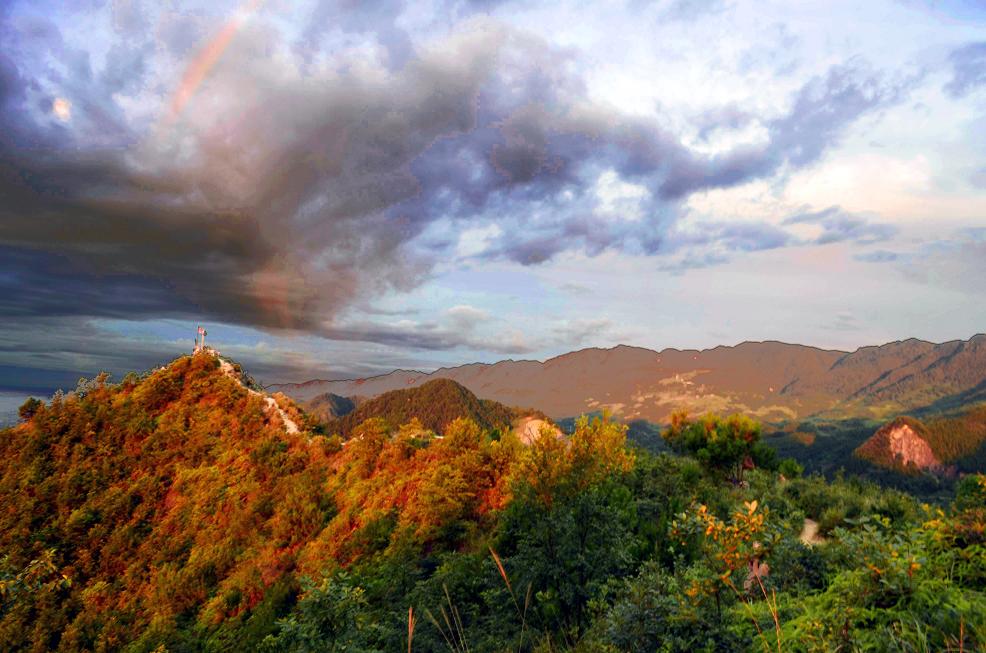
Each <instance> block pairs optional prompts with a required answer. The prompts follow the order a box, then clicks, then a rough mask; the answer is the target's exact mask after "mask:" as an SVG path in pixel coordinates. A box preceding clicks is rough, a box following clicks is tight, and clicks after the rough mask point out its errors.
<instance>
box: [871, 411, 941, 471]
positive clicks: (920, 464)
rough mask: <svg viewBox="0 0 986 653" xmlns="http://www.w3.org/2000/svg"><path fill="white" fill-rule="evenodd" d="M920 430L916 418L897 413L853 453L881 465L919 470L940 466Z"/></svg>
mask: <svg viewBox="0 0 986 653" xmlns="http://www.w3.org/2000/svg"><path fill="white" fill-rule="evenodd" d="M923 432H924V427H923V425H922V424H921V423H920V422H918V421H917V420H913V419H910V418H907V417H899V418H897V419H895V420H893V421H892V422H889V423H887V424H885V425H883V426H882V427H880V429H879V430H878V431H877V432H876V433H874V434H873V436H872V437H871V438H870V439H869V440H867V441H866V442H864V443H863V444H862V445H860V447H859V448H858V449H856V455H857V456H858V457H860V458H863V459H865V460H869V461H870V462H872V463H874V464H877V465H882V466H884V467H893V468H905V469H907V468H913V469H919V470H922V471H925V470H936V469H940V468H941V467H942V463H941V461H940V460H939V459H938V457H937V456H935V452H934V451H932V449H931V445H929V444H928V442H927V440H925V438H924V435H923Z"/></svg>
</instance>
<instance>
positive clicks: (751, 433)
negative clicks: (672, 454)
mask: <svg viewBox="0 0 986 653" xmlns="http://www.w3.org/2000/svg"><path fill="white" fill-rule="evenodd" d="M761 435H762V433H761V428H760V424H759V422H757V421H755V420H752V419H750V418H749V417H746V416H745V415H741V414H739V413H737V414H734V415H730V416H729V417H720V416H719V415H716V414H713V413H708V414H707V415H704V416H702V417H700V418H699V419H698V420H695V421H692V420H691V419H689V417H688V415H687V413H683V412H676V413H674V414H673V415H672V416H671V425H670V426H669V427H668V428H667V429H665V431H664V432H663V433H662V434H661V436H662V437H663V438H664V441H665V442H667V443H668V445H669V446H670V447H671V448H672V449H674V450H675V451H678V452H680V453H686V454H689V455H691V456H694V457H695V458H696V459H697V460H698V461H699V462H700V463H702V465H703V466H704V467H705V468H706V469H708V470H709V471H711V472H713V473H716V474H721V475H724V476H725V477H726V478H728V479H729V480H731V481H733V482H734V483H738V482H740V481H742V480H743V470H744V469H747V468H752V467H754V466H756V462H757V461H760V464H761V466H772V465H773V464H775V463H776V456H772V455H771V453H770V452H769V448H768V447H766V446H765V445H764V444H763V443H761V441H760V438H761Z"/></svg>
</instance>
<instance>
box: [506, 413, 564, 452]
mask: <svg viewBox="0 0 986 653" xmlns="http://www.w3.org/2000/svg"><path fill="white" fill-rule="evenodd" d="M544 428H547V429H549V430H550V431H551V433H552V434H554V436H555V437H561V435H562V432H561V430H560V429H559V428H558V427H557V426H555V425H554V424H552V423H551V422H548V421H547V420H543V419H540V418H537V417H524V418H522V419H521V420H520V423H519V424H518V425H517V427H516V429H515V432H516V433H517V437H519V438H520V441H521V442H523V443H524V444H527V445H530V444H531V443H532V442H534V441H535V440H537V439H538V438H539V437H541V431H542V429H544Z"/></svg>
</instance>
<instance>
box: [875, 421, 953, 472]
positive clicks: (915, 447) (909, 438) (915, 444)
mask: <svg viewBox="0 0 986 653" xmlns="http://www.w3.org/2000/svg"><path fill="white" fill-rule="evenodd" d="M887 436H888V437H889V439H890V443H889V445H890V453H891V455H893V457H894V460H896V461H899V462H900V463H901V464H903V465H905V466H906V465H910V464H913V465H914V466H915V467H919V468H921V469H926V468H928V467H933V466H937V465H940V464H941V463H940V462H939V461H938V459H937V458H935V454H934V453H932V451H931V447H929V446H928V443H927V442H925V441H924V440H922V439H921V437H920V436H919V435H918V434H917V433H915V432H914V429H912V428H911V427H910V426H908V425H906V424H904V425H901V426H898V427H896V428H893V429H891V430H890V432H889V433H888V434H887Z"/></svg>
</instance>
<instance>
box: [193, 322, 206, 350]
mask: <svg viewBox="0 0 986 653" xmlns="http://www.w3.org/2000/svg"><path fill="white" fill-rule="evenodd" d="M208 334H209V332H208V331H206V330H205V327H203V326H202V325H201V324H200V325H199V329H198V332H197V333H196V335H195V349H193V350H192V353H193V354H197V353H199V352H200V351H205V337H206V336H207V335H208Z"/></svg>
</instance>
